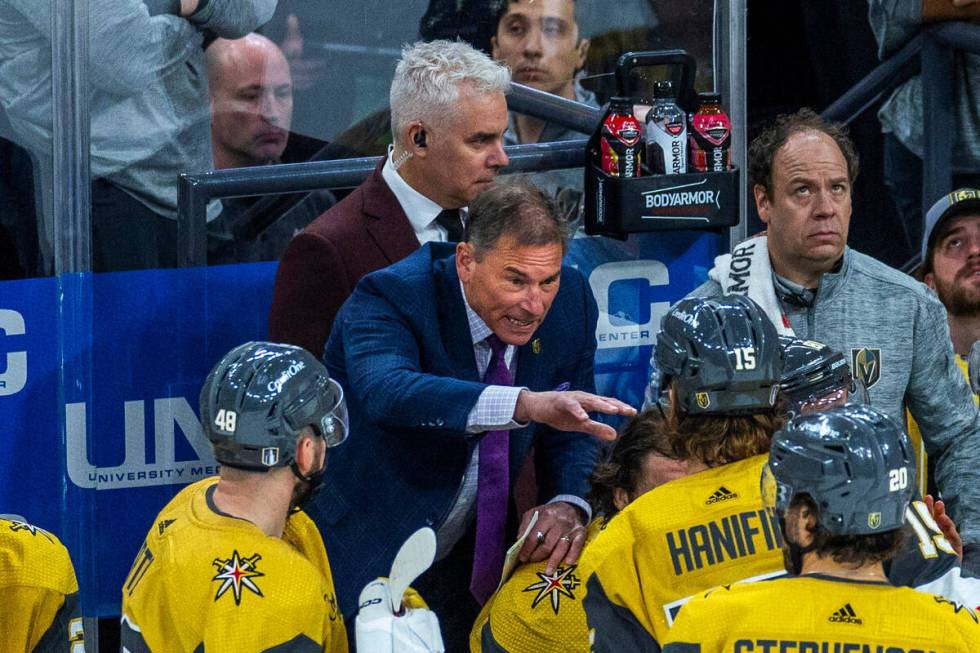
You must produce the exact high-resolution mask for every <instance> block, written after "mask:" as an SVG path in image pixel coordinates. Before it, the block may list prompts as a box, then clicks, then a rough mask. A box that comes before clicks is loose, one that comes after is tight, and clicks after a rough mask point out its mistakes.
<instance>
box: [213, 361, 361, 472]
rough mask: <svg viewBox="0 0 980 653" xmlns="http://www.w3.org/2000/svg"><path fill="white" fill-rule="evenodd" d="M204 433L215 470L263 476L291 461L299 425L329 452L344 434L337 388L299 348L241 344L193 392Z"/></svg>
mask: <svg viewBox="0 0 980 653" xmlns="http://www.w3.org/2000/svg"><path fill="white" fill-rule="evenodd" d="M201 422H202V425H203V427H204V435H205V436H206V437H207V438H208V440H210V441H211V444H212V445H213V447H214V457H215V458H216V459H217V460H218V462H220V463H221V464H222V465H228V466H230V467H238V468H241V469H250V470H260V471H264V470H267V469H269V468H271V467H282V466H285V465H289V464H291V463H292V462H293V459H294V458H295V455H296V439H297V437H298V436H299V434H300V431H302V429H303V428H304V427H307V426H309V427H312V428H313V430H314V431H315V432H316V433H317V435H320V436H321V437H323V438H324V439H325V440H326V443H327V446H328V447H335V446H337V445H338V444H340V443H341V442H343V441H344V439H345V438H346V437H347V431H348V426H347V405H346V403H345V402H344V393H343V390H342V389H341V387H340V385H339V384H338V383H337V382H336V381H334V380H333V379H331V378H330V375H329V374H328V373H327V369H326V368H325V367H324V366H323V364H322V363H320V361H318V360H317V359H316V358H315V357H314V356H313V355H312V354H310V353H309V352H308V351H306V350H305V349H302V348H300V347H294V346H292V345H283V344H275V343H271V342H249V343H245V344H244V345H241V346H239V347H236V348H235V349H233V350H231V351H230V352H228V353H227V354H226V355H225V356H224V357H223V358H222V359H221V360H220V361H219V362H218V364H217V365H215V366H214V368H213V369H212V370H211V373H210V374H208V377H207V379H206V380H205V381H204V387H203V388H201Z"/></svg>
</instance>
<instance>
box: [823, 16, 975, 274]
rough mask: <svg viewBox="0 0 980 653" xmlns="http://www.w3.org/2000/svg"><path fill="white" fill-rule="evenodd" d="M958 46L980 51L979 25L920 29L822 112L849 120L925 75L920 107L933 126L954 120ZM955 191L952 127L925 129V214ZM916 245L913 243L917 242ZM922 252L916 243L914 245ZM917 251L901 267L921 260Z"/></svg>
mask: <svg viewBox="0 0 980 653" xmlns="http://www.w3.org/2000/svg"><path fill="white" fill-rule="evenodd" d="M954 50H963V51H966V52H972V53H977V54H980V25H973V24H971V23H960V22H953V23H939V24H936V25H931V26H929V27H926V28H924V29H922V31H920V32H919V33H918V34H917V35H916V36H915V37H914V38H913V39H912V40H910V41H909V42H908V43H906V44H905V45H904V46H903V47H902V48H901V49H900V50H899V51H898V52H896V53H895V54H893V55H892V56H891V57H889V58H888V59H887V60H885V61H884V62H882V63H881V64H880V65H879V66H878V67H877V68H875V69H874V70H872V71H871V72H870V73H869V74H868V75H867V76H866V77H865V78H864V79H862V80H861V81H860V82H858V83H857V84H855V85H854V86H853V87H852V88H851V89H850V90H849V91H847V93H845V94H844V95H842V96H841V97H840V98H839V99H838V100H837V101H835V102H834V103H833V104H831V105H830V106H829V107H827V108H826V109H825V110H824V111H823V114H822V115H823V116H824V117H825V118H828V119H830V120H837V121H843V122H847V123H850V122H851V121H853V120H854V119H855V118H857V117H858V116H859V115H861V114H862V113H864V111H866V110H867V109H868V108H869V107H871V106H872V105H874V104H875V103H876V102H877V101H878V100H879V99H881V97H882V96H883V95H884V94H885V93H888V92H890V91H892V90H893V89H895V88H896V87H897V86H898V85H899V84H901V83H903V82H905V81H906V80H908V79H909V78H910V77H912V76H913V75H915V74H918V73H920V72H921V74H922V111H923V115H925V116H929V120H930V122H931V123H932V124H934V125H952V124H953V121H954V115H953V112H954V111H955V106H954V99H955V98H954V65H955V62H954V57H953V52H954ZM952 190H953V130H952V129H924V130H923V156H922V214H923V215H925V214H926V212H927V211H928V209H929V207H930V206H932V204H933V202H935V201H936V200H937V199H938V198H939V197H942V196H943V195H945V194H946V193H949V192H950V191H952ZM913 245H914V243H913ZM914 249H915V250H916V251H918V247H914ZM921 262H922V261H921V256H920V255H919V254H918V253H917V254H915V255H913V256H912V258H911V259H909V260H908V261H907V262H906V263H905V264H904V265H902V266H901V269H902V271H904V272H911V271H914V270H915V268H917V267H918V266H919V264H920V263H921Z"/></svg>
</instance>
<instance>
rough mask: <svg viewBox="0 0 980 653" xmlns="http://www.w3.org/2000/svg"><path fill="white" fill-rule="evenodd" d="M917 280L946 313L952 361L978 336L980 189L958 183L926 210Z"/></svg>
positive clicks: (962, 362)
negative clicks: (950, 339)
mask: <svg viewBox="0 0 980 653" xmlns="http://www.w3.org/2000/svg"><path fill="white" fill-rule="evenodd" d="M921 271H922V280H923V281H924V282H925V283H926V285H927V286H929V287H930V288H932V289H933V290H935V291H936V294H937V295H939V301H941V302H942V303H943V306H945V307H946V312H947V313H948V314H949V334H950V336H951V337H952V340H953V351H954V352H955V353H956V355H957V364H959V366H960V367H961V368H962V369H963V373H964V374H965V373H966V357H967V355H968V354H969V353H970V348H971V347H972V346H973V343H975V342H976V341H978V340H980V274H978V273H980V189H976V188H960V189H959V190H955V191H953V192H952V193H950V194H949V195H946V196H944V197H941V198H940V199H939V200H938V201H937V202H936V203H935V204H933V205H932V208H930V209H929V213H927V214H926V228H925V233H923V234H922V270H921Z"/></svg>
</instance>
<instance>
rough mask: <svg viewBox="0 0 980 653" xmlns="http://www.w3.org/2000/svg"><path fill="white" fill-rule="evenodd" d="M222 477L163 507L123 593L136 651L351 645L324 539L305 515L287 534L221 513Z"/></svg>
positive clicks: (126, 629)
mask: <svg viewBox="0 0 980 653" xmlns="http://www.w3.org/2000/svg"><path fill="white" fill-rule="evenodd" d="M217 481H218V480H217V478H209V479H205V480H203V481H199V482H197V483H195V484H193V485H190V486H188V487H187V488H185V489H184V490H182V491H181V492H180V493H179V494H178V495H177V496H176V497H174V498H173V500H171V502H170V503H169V504H167V506H166V507H165V508H164V509H163V510H162V511H161V512H160V514H159V515H158V516H157V518H156V520H155V521H154V523H153V525H152V527H151V528H150V531H149V533H148V534H147V536H146V540H145V541H144V543H143V547H142V548H141V549H140V551H139V553H138V554H137V556H136V560H135V561H134V562H133V566H132V569H131V570H130V572H129V575H128V577H127V578H126V582H125V585H124V586H123V591H122V613H123V614H122V633H121V638H122V645H123V646H124V647H126V648H128V649H129V651H130V652H131V653H142V652H149V651H155V652H157V653H160V652H161V651H186V652H187V653H190V652H191V651H197V650H201V649H202V648H203V650H204V651H207V653H220V652H222V651H228V652H229V653H230V652H232V651H268V650H271V649H274V650H275V651H277V652H278V651H281V652H290V653H292V652H303V653H305V652H306V651H310V652H313V651H329V652H331V653H333V652H340V653H344V652H346V651H347V634H346V631H345V629H344V621H343V617H342V615H341V613H340V610H339V609H338V606H337V599H336V595H335V592H334V586H333V577H332V575H331V573H330V564H329V562H328V560H327V554H326V551H325V549H324V546H323V539H322V538H321V537H320V533H319V531H317V529H316V526H315V525H314V524H313V522H312V520H310V518H309V517H308V516H306V514H305V513H303V512H296V513H293V514H292V515H290V517H289V519H288V520H287V522H286V528H285V530H284V532H283V537H282V538H281V539H280V538H277V537H270V536H268V535H266V534H265V533H263V532H262V531H261V530H260V529H259V528H258V527H257V526H255V525H254V524H252V523H251V522H249V521H246V520H244V519H238V518H235V517H231V516H229V515H226V514H223V513H221V512H220V511H219V510H218V508H217V507H216V506H215V505H214V502H213V500H212V494H213V492H214V488H215V487H216V485H217Z"/></svg>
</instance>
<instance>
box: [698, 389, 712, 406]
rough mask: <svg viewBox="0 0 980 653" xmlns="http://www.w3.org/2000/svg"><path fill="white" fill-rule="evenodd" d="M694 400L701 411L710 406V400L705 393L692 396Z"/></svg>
mask: <svg viewBox="0 0 980 653" xmlns="http://www.w3.org/2000/svg"><path fill="white" fill-rule="evenodd" d="M694 398H695V399H696V400H697V402H698V406H699V407H700V408H701V409H702V410H704V409H705V408H707V407H708V406H710V405H711V400H710V399H709V398H708V393H707V392H698V393H697V394H695V395H694Z"/></svg>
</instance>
